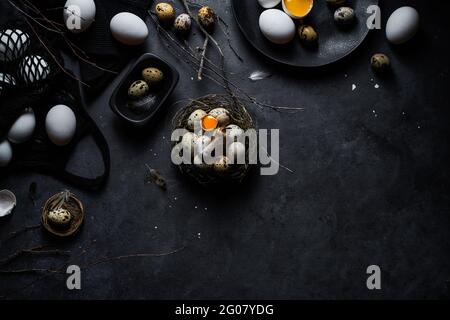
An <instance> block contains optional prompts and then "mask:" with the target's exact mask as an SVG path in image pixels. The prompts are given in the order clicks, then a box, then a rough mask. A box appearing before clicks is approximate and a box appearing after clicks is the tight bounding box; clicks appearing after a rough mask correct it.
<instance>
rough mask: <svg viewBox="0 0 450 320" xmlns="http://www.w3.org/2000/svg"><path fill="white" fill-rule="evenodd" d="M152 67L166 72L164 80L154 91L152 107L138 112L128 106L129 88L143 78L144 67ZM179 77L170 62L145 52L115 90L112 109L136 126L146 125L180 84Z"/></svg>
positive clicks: (111, 101) (111, 104)
mask: <svg viewBox="0 0 450 320" xmlns="http://www.w3.org/2000/svg"><path fill="white" fill-rule="evenodd" d="M150 67H154V68H158V69H160V70H161V71H162V72H163V73H164V80H163V81H162V83H161V84H159V85H158V88H157V89H156V91H155V92H154V95H155V101H154V103H153V104H152V107H151V108H149V109H148V110H145V111H144V112H140V113H137V112H135V111H133V110H131V109H130V108H129V106H128V104H129V103H130V101H131V100H130V98H129V97H128V88H129V87H130V85H131V84H132V83H133V82H134V81H136V80H141V79H142V76H141V72H142V70H143V69H145V68H150ZM179 78H180V75H179V73H178V71H177V70H175V69H174V68H173V67H172V66H171V65H170V64H169V63H167V62H166V61H164V60H163V59H161V58H160V57H158V56H156V55H154V54H151V53H145V54H144V55H142V56H141V57H140V58H139V59H138V60H137V61H136V62H135V63H134V65H133V66H131V67H130V68H129V70H128V72H127V73H126V74H125V75H124V77H123V79H122V81H121V82H120V83H119V85H118V86H117V88H116V89H115V90H114V92H113V94H112V96H111V99H110V101H109V104H110V106H111V109H112V110H113V111H114V113H116V114H117V115H118V116H119V117H120V118H122V119H123V120H125V121H126V122H128V123H131V124H133V125H136V126H139V125H145V124H147V123H149V122H150V121H151V120H152V119H153V118H154V117H155V115H156V114H157V112H158V110H159V109H161V107H162V106H163V105H164V102H165V101H166V100H167V98H168V97H169V96H170V94H171V93H172V92H173V90H174V89H175V87H176V85H177V84H178V80H179ZM150 91H152V89H150Z"/></svg>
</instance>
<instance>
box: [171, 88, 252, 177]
mask: <svg viewBox="0 0 450 320" xmlns="http://www.w3.org/2000/svg"><path fill="white" fill-rule="evenodd" d="M216 108H224V109H226V110H227V111H228V114H229V117H230V124H234V125H237V126H239V127H240V128H241V129H242V130H244V132H245V131H247V130H249V129H256V125H255V123H254V121H253V119H252V117H251V116H250V114H249V113H248V111H247V109H246V107H245V105H244V104H243V103H242V101H240V100H239V98H236V97H232V96H229V95H217V94H211V95H206V96H204V97H201V98H198V99H195V100H192V101H191V102H190V103H189V104H188V105H187V106H186V107H184V108H182V109H181V110H179V111H178V112H177V113H176V114H175V116H174V117H173V119H172V126H173V129H174V130H175V129H186V130H187V128H188V120H189V116H190V115H191V114H192V113H193V112H194V111H195V110H198V109H201V110H203V111H205V112H206V113H209V112H210V111H211V110H213V109H216ZM180 141H181V139H180ZM180 141H175V142H173V146H175V145H177V144H178V143H179V142H180ZM245 145H246V149H245V150H246V151H245V159H246V162H245V164H230V165H229V166H228V167H227V169H226V170H224V171H218V170H216V169H215V168H214V166H213V165H205V164H202V165H197V164H184V163H182V164H180V165H178V168H179V169H180V171H181V172H182V173H183V174H185V175H187V176H189V177H190V178H192V179H194V180H195V181H197V182H198V183H200V184H202V185H210V184H224V183H236V182H238V183H239V182H242V180H243V179H244V178H245V177H246V176H247V174H248V172H249V170H250V169H251V167H252V165H251V164H249V163H248V159H249V146H248V141H246V142H245Z"/></svg>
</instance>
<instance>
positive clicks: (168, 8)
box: [155, 2, 175, 23]
mask: <svg viewBox="0 0 450 320" xmlns="http://www.w3.org/2000/svg"><path fill="white" fill-rule="evenodd" d="M155 11H156V16H157V17H158V19H159V21H161V23H170V22H172V21H173V20H174V19H175V9H174V8H173V6H172V5H171V4H168V3H166V2H161V3H158V4H157V5H156V10H155Z"/></svg>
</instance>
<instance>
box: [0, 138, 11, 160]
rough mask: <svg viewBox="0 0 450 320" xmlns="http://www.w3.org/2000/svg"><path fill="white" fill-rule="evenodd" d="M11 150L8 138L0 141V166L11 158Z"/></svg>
mask: <svg viewBox="0 0 450 320" xmlns="http://www.w3.org/2000/svg"><path fill="white" fill-rule="evenodd" d="M12 156H13V151H12V148H11V144H10V143H9V142H8V140H5V141H3V142H1V143H0V167H6V166H7V165H8V164H9V163H10V162H11V160H12Z"/></svg>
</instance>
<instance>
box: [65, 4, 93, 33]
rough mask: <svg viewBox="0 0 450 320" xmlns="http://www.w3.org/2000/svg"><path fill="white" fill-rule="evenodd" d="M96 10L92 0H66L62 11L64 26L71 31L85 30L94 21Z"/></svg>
mask: <svg viewBox="0 0 450 320" xmlns="http://www.w3.org/2000/svg"><path fill="white" fill-rule="evenodd" d="M96 11H97V8H96V6H95V2H94V0H67V1H66V4H65V6H64V11H63V18H64V22H65V24H66V28H67V29H68V30H69V31H70V32H72V33H81V32H84V31H86V30H87V29H88V28H89V27H90V26H91V24H92V23H93V22H94V20H95V14H96Z"/></svg>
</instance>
